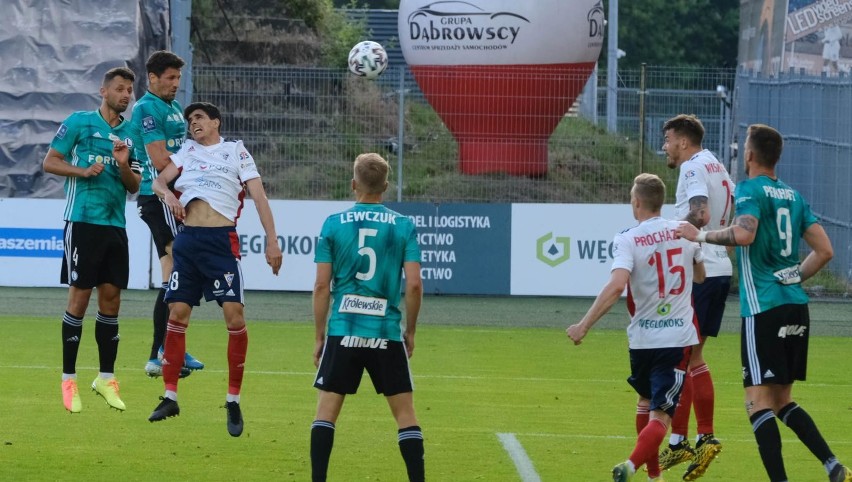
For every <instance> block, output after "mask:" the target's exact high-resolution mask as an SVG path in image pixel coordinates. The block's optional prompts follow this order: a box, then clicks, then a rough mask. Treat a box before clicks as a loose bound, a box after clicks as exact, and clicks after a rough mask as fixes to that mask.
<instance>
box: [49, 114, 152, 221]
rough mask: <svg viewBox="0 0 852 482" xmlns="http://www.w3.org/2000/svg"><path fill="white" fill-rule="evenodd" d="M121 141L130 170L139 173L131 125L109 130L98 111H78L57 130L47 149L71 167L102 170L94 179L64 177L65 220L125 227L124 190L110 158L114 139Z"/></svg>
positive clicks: (116, 166) (136, 141)
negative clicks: (92, 166) (128, 157)
mask: <svg viewBox="0 0 852 482" xmlns="http://www.w3.org/2000/svg"><path fill="white" fill-rule="evenodd" d="M116 139H117V140H122V141H124V142H125V143H126V144H127V146H128V147H129V148H130V152H131V156H130V157H131V159H130V169H131V170H133V172H135V173H137V174H139V173H140V171H141V168H140V165H139V162H138V161H136V160H135V159H133V157H134V156H133V154H132V153H133V147H134V145H136V144H138V139H135V138H134V137H133V132H132V130H131V128H130V122H128V121H126V120H124V118H121V122H119V124H118V125H117V126H115V127H112V126H110V125H109V123H107V121H106V120H104V118H103V116H101V113H100V111H98V110H95V111H84V112H83V111H81V112H75V113H73V114H71V115H70V116H68V118H67V119H65V121H64V122H63V123H62V125H61V126H60V127H59V130H58V131H57V132H56V135H55V136H53V141H51V143H50V147H51V148H53V149H54V150H56V151H57V152H59V153H60V154H62V155H63V156H65V160H66V161H67V162H68V163H70V164H71V165H74V166H77V167H81V168H83V169H87V168H88V167H89V166H91V165H92V164H95V163H99V164H103V165H104V170H103V171H102V172H101V173H100V174H99V175H97V176H94V177H89V178H85V177H67V178H65V196H66V198H67V202H66V205H65V220H66V221H75V222H81V223H90V224H101V225H105V226H117V227H119V228H123V227H125V226H126V220H125V217H124V205H125V203H126V201H127V189H126V188H125V187H124V184H122V182H121V171H120V169H119V167H118V163H117V162H116V161H115V159H113V157H112V142H113V140H116Z"/></svg>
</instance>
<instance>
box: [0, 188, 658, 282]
mask: <svg viewBox="0 0 852 482" xmlns="http://www.w3.org/2000/svg"><path fill="white" fill-rule="evenodd" d="M270 204H271V205H272V210H273V213H274V216H275V224H276V229H277V233H278V239H277V242H278V243H279V245H280V246H281V248H282V250H283V252H284V268H283V271H282V273H281V275H280V276H273V275H272V273H271V271H270V269H269V267H268V266H267V265H266V258H265V255H264V250H265V248H266V242H267V239H266V237H265V236H264V232H263V228H262V226H261V224H260V220H259V218H258V216H257V212H256V210H255V208H254V203H253V202H252V201H251V200H247V201H246V206H245V207H244V208H243V211H242V216H241V217H240V220H239V224H238V226H237V232H238V234H239V240H240V252H241V255H242V269H243V275H244V279H245V288H246V289H248V290H272V291H310V290H312V289H313V281H314V274H315V266H314V262H313V260H314V253H315V251H316V244H317V240H318V236H319V232H320V228H321V227H322V223H323V221H324V220H325V218H326V217H327V216H329V215H331V214H334V213H336V212H339V211H342V210H344V209H346V208H348V207H350V206H351V205H352V202H350V201H279V200H273V201H270ZM388 206H389V207H390V208H391V209H394V210H396V211H399V212H400V213H402V214H404V215H406V216H409V218H410V219H412V221H413V222H414V223H415V225H416V226H417V229H418V241H419V244H420V247H421V250H422V258H421V259H422V270H421V274H422V275H423V279H424V289H425V291H426V293H430V294H468V295H509V294H512V295H565V296H594V295H596V294H597V291H598V290H599V289H600V287H601V286H602V285H603V283H604V282H605V281H606V279H608V277H609V267H610V264H611V263H610V260H611V258H612V239H613V236H614V235H615V233H617V232H619V231H621V230H623V229H625V228H628V227H630V226H632V225H634V224H635V221H634V220H633V217H632V211H631V209H630V206H629V205H624V204H439V203H389V204H388ZM64 209H65V201H63V200H60V199H0V219H2V221H0V259H2V263H3V269H2V270H0V286H32V287H57V286H61V285H60V284H59V269H60V266H61V258H62V256H63V246H64V244H63V231H62V228H63V223H62V222H61V219H62V216H63V212H64ZM125 212H126V216H127V234H128V239H129V242H130V252H131V256H130V260H131V262H130V282H129V288H130V289H147V288H149V287H151V286H158V285H159V284H160V283H159V280H160V279H161V275H160V264H159V262H158V260H157V258H156V251H155V250H154V249H153V245H152V242H151V236H150V233H149V232H148V228H147V226H145V224H144V223H143V222H142V220H141V219H139V217H138V216H137V214H136V204H135V203H133V202H128V203H127V208H126V211H125ZM666 212H668V213H670V212H671V207H670V206H666V208H665V209H664V213H666Z"/></svg>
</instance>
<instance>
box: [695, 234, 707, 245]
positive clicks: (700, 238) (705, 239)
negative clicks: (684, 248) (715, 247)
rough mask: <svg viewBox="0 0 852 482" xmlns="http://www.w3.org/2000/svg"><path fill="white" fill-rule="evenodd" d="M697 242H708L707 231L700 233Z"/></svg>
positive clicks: (696, 238)
mask: <svg viewBox="0 0 852 482" xmlns="http://www.w3.org/2000/svg"><path fill="white" fill-rule="evenodd" d="M695 240H696V241H698V242H699V243H703V242H705V241H707V231H698V236H696V237H695Z"/></svg>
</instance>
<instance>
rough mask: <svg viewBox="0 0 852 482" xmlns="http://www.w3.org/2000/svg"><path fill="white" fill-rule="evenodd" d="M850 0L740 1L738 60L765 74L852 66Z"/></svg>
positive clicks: (834, 72)
mask: <svg viewBox="0 0 852 482" xmlns="http://www.w3.org/2000/svg"><path fill="white" fill-rule="evenodd" d="M850 37H852V0H789V1H787V2H782V1H778V0H741V1H740V40H739V55H738V57H739V62H740V66H741V67H742V68H745V69H747V70H752V71H755V72H758V73H761V74H763V75H777V74H779V73H780V72H787V71H789V70H791V69H792V70H794V71H795V72H799V71H804V72H805V73H806V74H808V75H820V74H822V73H825V74H827V75H838V74H839V73H848V72H849V71H850V69H852V44H850Z"/></svg>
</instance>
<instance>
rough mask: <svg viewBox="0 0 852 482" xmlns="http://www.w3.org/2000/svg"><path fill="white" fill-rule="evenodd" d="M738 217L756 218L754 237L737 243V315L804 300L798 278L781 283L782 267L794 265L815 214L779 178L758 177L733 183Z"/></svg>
mask: <svg viewBox="0 0 852 482" xmlns="http://www.w3.org/2000/svg"><path fill="white" fill-rule="evenodd" d="M735 196H736V213H737V216H742V215H750V216H754V217H755V218H757V220H758V226H757V233H756V234H755V238H754V242H753V243H752V244H751V245H749V246H738V247H737V263H738V265H739V274H740V280H739V283H740V306H741V308H740V311H741V313H742V316H744V317H746V316H754V315H756V314H758V313H763V312H764V311H767V310H770V309H772V308H775V307H776V306H780V305H785V304H797V305H801V304H806V303H807V302H808V296H807V295H806V294H805V290H803V289H802V286H801V285H800V284H799V283H796V284H788V285H785V284H781V282H780V279H781V278H783V276H784V271H783V270H785V269H788V268H793V271H795V270H796V268H794V267H795V266H797V265H798V264H799V241H800V240H801V238H802V235H803V234H804V233H805V231H806V230H807V229H808V227H810V225H811V224H814V223H815V222H817V218H816V217H815V216H814V215H813V213H812V212H811V208H810V207H809V206H808V203H807V202H805V200H804V199H803V198H802V195H801V194H799V193H798V192H796V190H794V189H793V188H791V187H790V186H788V185H786V184H784V183H783V182H781V181H780V180H773V179H771V178H769V177H767V176H758V177H755V178H753V179H749V180H747V181H743V182H741V183H739V184H737V188H736V192H735Z"/></svg>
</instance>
